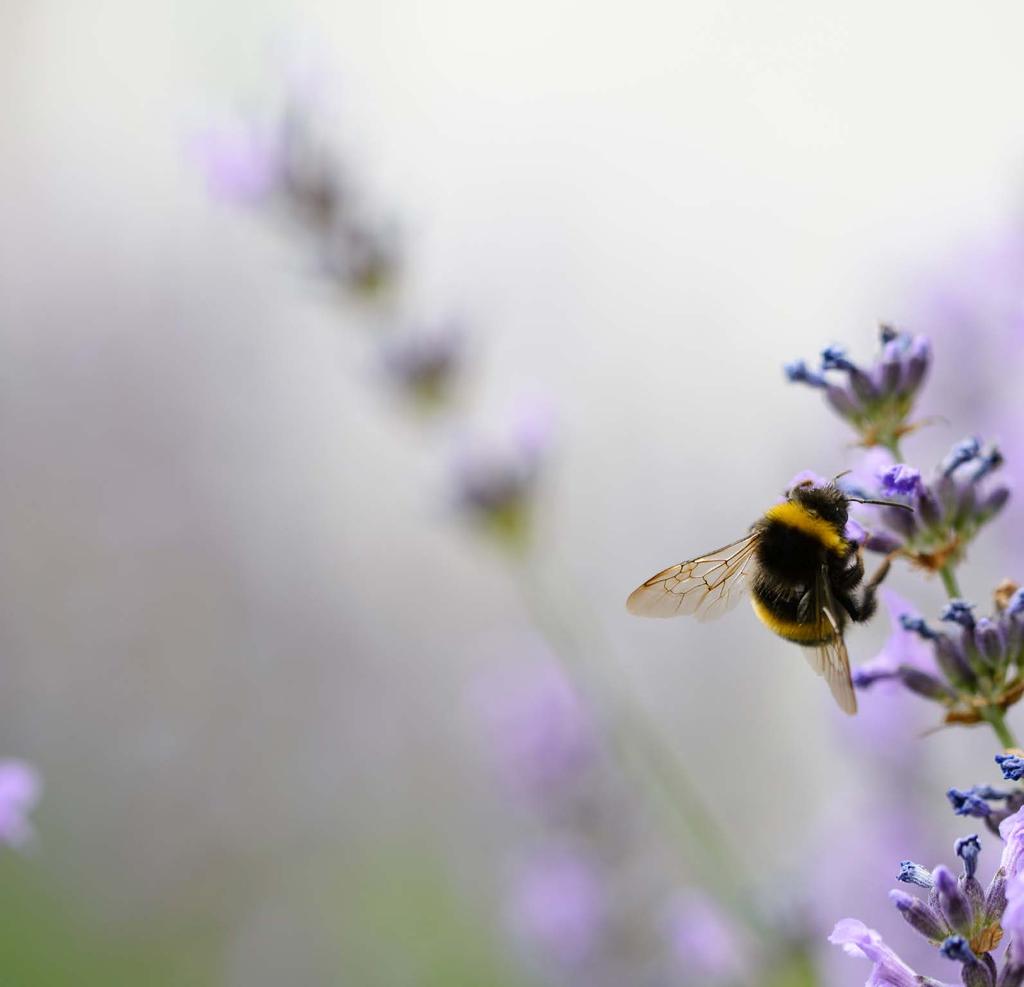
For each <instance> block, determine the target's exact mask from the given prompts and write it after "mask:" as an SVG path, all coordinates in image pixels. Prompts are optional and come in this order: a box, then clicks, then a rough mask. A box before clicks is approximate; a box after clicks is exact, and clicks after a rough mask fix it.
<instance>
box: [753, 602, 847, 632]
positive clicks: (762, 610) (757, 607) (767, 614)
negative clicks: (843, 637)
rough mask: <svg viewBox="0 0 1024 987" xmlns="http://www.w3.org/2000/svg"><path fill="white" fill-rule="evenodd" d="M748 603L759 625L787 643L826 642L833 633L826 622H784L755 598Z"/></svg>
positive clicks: (830, 626)
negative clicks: (750, 604)
mask: <svg viewBox="0 0 1024 987" xmlns="http://www.w3.org/2000/svg"><path fill="white" fill-rule="evenodd" d="M750 602H751V603H752V604H753V607H754V613H756V614H757V617H758V619H759V620H760V621H761V623H762V624H764V625H765V627H767V628H768V629H769V630H770V631H774V632H775V633H776V634H778V635H779V637H784V638H785V639H786V640H787V641H806V642H808V643H810V642H818V641H827V640H828V639H829V638H831V637H832V636H833V634H834V633H835V631H834V630H833V629H832V625H831V624H830V623H829V622H828V621H827V620H820V621H818V622H817V623H814V624H812V623H803V624H802V623H800V622H799V621H796V620H784V619H782V618H781V617H778V616H777V615H776V614H774V613H772V612H771V610H769V609H768V608H767V607H766V606H765V605H764V604H763V603H762V602H761V601H760V600H759V599H758V598H757V597H756V596H752V597H751V598H750Z"/></svg>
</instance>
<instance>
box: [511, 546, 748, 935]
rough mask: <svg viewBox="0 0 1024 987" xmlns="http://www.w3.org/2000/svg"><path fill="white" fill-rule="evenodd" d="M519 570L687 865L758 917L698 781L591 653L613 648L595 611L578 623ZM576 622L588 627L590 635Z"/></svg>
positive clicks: (614, 664)
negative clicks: (664, 816) (665, 818)
mask: <svg viewBox="0 0 1024 987" xmlns="http://www.w3.org/2000/svg"><path fill="white" fill-rule="evenodd" d="M519 574H520V576H521V585H522V588H523V593H524V596H525V599H526V602H527V605H528V607H529V609H530V611H531V613H532V615H533V617H534V620H535V621H536V623H537V625H538V628H539V629H540V630H541V632H542V633H544V635H545V636H546V637H547V638H548V641H549V643H550V644H551V645H552V648H553V649H554V650H555V651H556V653H557V654H558V656H559V657H560V658H561V659H562V661H563V663H564V664H565V666H566V668H567V670H568V671H569V673H570V674H571V675H572V676H573V678H574V680H575V681H576V683H577V685H578V686H579V687H580V688H581V689H582V690H583V692H584V694H585V695H587V697H588V699H590V701H591V702H593V703H594V704H595V705H596V707H597V712H598V715H599V716H600V717H601V718H602V721H603V723H604V725H605V726H606V727H607V728H608V730H609V734H610V740H611V742H612V745H613V749H614V750H615V751H616V753H617V755H618V756H619V758H620V759H621V761H622V763H623V765H624V767H625V768H626V770H627V772H628V774H629V775H632V776H633V777H634V778H636V779H637V780H639V781H640V782H641V783H642V784H644V785H646V786H647V787H648V788H649V789H650V790H651V792H652V794H653V795H654V796H655V798H656V801H657V803H658V804H660V805H661V806H662V807H663V809H665V810H667V812H668V813H669V814H671V823H672V826H673V828H674V829H675V830H676V832H677V838H681V839H682V841H683V848H684V852H685V854H686V860H687V864H688V865H689V866H690V867H692V868H693V869H694V870H695V871H697V872H699V876H700V877H701V878H702V879H703V880H704V881H705V882H706V884H707V886H708V887H715V888H718V890H719V891H720V892H721V893H723V896H724V897H725V898H727V899H728V903H729V904H730V905H731V906H732V907H733V908H734V909H736V910H737V911H740V912H745V913H746V917H747V919H748V920H750V921H751V922H752V923H753V922H755V921H756V919H755V917H754V916H752V915H751V914H750V911H749V901H748V900H746V899H747V897H748V896H746V895H744V894H743V892H742V888H741V887H740V883H739V880H738V875H737V874H736V872H735V857H734V855H733V854H732V853H731V852H730V850H729V848H728V847H727V846H726V843H725V840H724V839H723V836H722V827H721V825H720V823H719V822H718V821H717V820H716V819H715V818H714V815H713V814H712V812H711V811H710V810H709V809H708V808H707V806H705V804H704V800H703V796H702V794H701V792H700V789H699V787H698V786H697V784H696V783H695V782H694V781H693V780H692V779H691V778H690V776H689V774H688V773H687V771H686V769H685V767H684V766H683V765H682V763H681V762H680V760H679V757H678V756H677V755H676V753H675V752H674V751H673V750H672V748H671V747H670V745H669V744H668V742H667V741H666V740H665V738H664V736H663V735H662V733H661V731H660V730H658V728H657V727H656V726H655V725H654V724H653V723H652V722H651V720H650V718H649V717H647V716H646V715H645V714H644V712H643V711H642V710H641V709H640V708H639V704H638V703H637V701H636V699H635V697H634V695H633V691H632V689H631V687H630V686H629V684H628V683H626V682H625V681H623V676H622V675H621V674H618V673H617V672H616V670H617V669H618V668H621V667H622V666H621V663H620V662H618V661H616V660H615V659H614V658H609V659H606V660H604V661H601V660H598V661H595V660H594V659H593V656H594V655H597V654H605V655H607V654H609V653H610V648H609V646H608V644H607V642H605V641H604V640H603V639H601V640H598V624H599V622H598V621H597V620H596V619H595V618H594V617H592V616H590V615H583V616H582V619H579V618H578V619H577V621H576V622H570V621H568V620H566V619H565V618H564V616H563V614H562V612H561V611H562V608H561V607H559V606H558V605H557V604H556V602H555V598H556V594H557V592H558V591H557V590H554V589H552V588H551V587H549V586H546V585H541V584H540V581H539V579H538V576H537V573H536V572H535V571H533V569H532V567H531V566H530V564H529V563H528V562H525V564H524V565H523V566H522V567H521V568H520V570H519ZM556 582H557V581H556ZM559 585H561V583H559ZM578 627H587V628H588V629H589V633H588V635H587V639H586V640H585V641H584V640H583V639H582V638H581V636H580V632H579V631H578V630H577V628H578ZM584 666H585V667H584Z"/></svg>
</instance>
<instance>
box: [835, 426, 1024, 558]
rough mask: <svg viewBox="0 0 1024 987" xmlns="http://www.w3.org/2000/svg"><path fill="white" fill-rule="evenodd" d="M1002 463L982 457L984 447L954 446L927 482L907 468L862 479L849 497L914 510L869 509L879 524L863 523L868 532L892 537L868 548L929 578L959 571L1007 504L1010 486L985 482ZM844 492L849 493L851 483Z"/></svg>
mask: <svg viewBox="0 0 1024 987" xmlns="http://www.w3.org/2000/svg"><path fill="white" fill-rule="evenodd" d="M1001 463H1002V455H1001V454H1000V453H999V451H998V450H997V449H995V448H991V447H990V448H989V449H987V450H985V451H982V450H981V447H980V444H979V443H976V442H974V440H971V441H969V442H961V443H958V444H957V445H956V446H954V447H953V450H952V451H951V452H950V454H949V455H948V456H947V457H946V458H945V459H944V460H943V461H942V463H940V464H939V467H938V468H937V469H936V470H935V472H934V474H933V476H932V477H931V478H930V479H928V480H926V479H924V477H923V476H922V475H921V473H920V472H919V471H918V470H916V469H914V468H912V467H910V466H907V465H906V464H904V463H897V464H894V465H889V466H882V467H880V468H878V470H877V473H876V475H875V478H874V480H873V481H872V479H871V477H870V476H864V475H863V474H862V475H861V477H860V479H859V482H857V483H856V488H855V489H854V490H851V493H855V494H856V495H858V496H866V497H869V498H882V499H885V498H894V499H896V500H897V501H898V502H899V503H902V504H906V505H907V506H908V507H911V508H913V510H912V511H908V510H905V509H902V508H897V507H882V508H871V509H869V510H868V509H865V511H864V513H865V516H866V517H867V516H870V517H871V518H873V519H874V520H875V522H876V523H874V524H868V523H867V522H866V521H862V523H863V524H864V525H865V527H866V528H868V530H869V531H870V532H871V533H872V534H875V535H876V536H877V534H879V533H881V532H882V531H885V532H886V533H887V534H888V538H886V539H885V540H884V542H883V543H882V544H877V543H876V544H870V543H867V542H865V547H866V548H869V549H871V550H872V551H882V552H884V553H886V554H888V553H890V552H893V551H898V552H899V554H901V555H903V556H905V557H906V558H907V559H909V560H910V561H911V562H912V563H913V564H914V565H916V566H918V567H920V568H923V569H926V570H928V571H931V572H939V571H941V570H943V569H945V568H947V567H951V566H955V565H956V564H957V563H958V562H960V561H961V560H962V559H963V556H964V552H965V551H966V549H967V546H968V545H969V544H970V543H971V541H972V540H973V539H974V538H975V537H976V535H977V534H978V532H979V531H980V530H981V528H983V527H984V526H985V525H986V524H988V522H989V521H991V520H992V518H994V517H995V516H996V515H997V514H998V513H999V512H1000V511H1001V510H1002V509H1003V507H1005V505H1006V502H1007V500H1008V499H1009V496H1010V491H1009V488H1008V487H1007V486H1005V485H1003V484H995V485H988V484H985V483H983V482H982V481H983V480H984V479H985V478H986V477H988V476H989V475H990V474H991V473H992V472H993V471H994V470H995V469H996V468H998V466H999V465H1000V464H1001ZM845 486H846V488H847V489H850V486H851V484H850V481H849V480H848V481H847V483H846V484H845Z"/></svg>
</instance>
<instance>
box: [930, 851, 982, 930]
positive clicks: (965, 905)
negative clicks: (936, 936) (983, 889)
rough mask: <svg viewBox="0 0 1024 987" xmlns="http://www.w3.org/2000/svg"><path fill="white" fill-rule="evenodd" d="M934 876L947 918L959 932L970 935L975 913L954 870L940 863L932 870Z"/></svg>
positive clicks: (940, 901) (936, 888)
mask: <svg viewBox="0 0 1024 987" xmlns="http://www.w3.org/2000/svg"><path fill="white" fill-rule="evenodd" d="M932 877H933V878H934V880H935V890H936V891H938V893H939V905H940V906H941V907H942V913H943V915H945V916H946V920H947V921H948V922H949V924H950V926H951V927H952V928H954V929H956V931H957V932H962V933H964V934H965V935H969V934H970V931H971V923H972V922H973V920H974V913H973V912H972V910H971V903H970V901H969V900H968V898H967V895H965V894H964V892H963V889H962V888H961V887H960V884H959V882H958V881H957V879H956V877H955V876H954V875H953V872H952V871H951V870H950V869H949V868H948V867H946V866H944V865H942V864H940V865H939V866H938V867H936V868H935V870H934V871H933V872H932Z"/></svg>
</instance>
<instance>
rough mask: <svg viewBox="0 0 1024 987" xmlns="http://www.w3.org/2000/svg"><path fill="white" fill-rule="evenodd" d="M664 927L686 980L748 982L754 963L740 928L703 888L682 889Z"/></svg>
mask: <svg viewBox="0 0 1024 987" xmlns="http://www.w3.org/2000/svg"><path fill="white" fill-rule="evenodd" d="M665 931H666V936H667V938H668V942H669V946H670V948H671V950H672V955H673V956H674V958H675V961H676V964H677V966H678V968H679V971H680V974H681V976H682V977H683V982H684V983H693V984H707V985H713V984H734V983H741V982H746V981H747V980H748V978H749V976H750V974H751V969H752V964H751V957H750V955H749V946H748V944H747V943H746V941H745V940H744V938H743V936H742V934H741V933H740V930H739V929H738V928H737V927H736V925H735V924H734V923H733V922H732V921H731V920H730V918H729V917H728V915H726V914H725V913H724V912H723V911H722V910H721V909H720V908H719V907H718V906H717V905H716V904H715V902H714V901H713V900H712V899H711V898H709V897H708V896H707V894H705V893H704V892H702V891H699V890H697V889H692V888H691V889H688V890H685V891H680V892H679V893H678V894H676V895H675V897H673V899H672V900H671V901H670V902H669V905H668V908H667V910H666V917H665Z"/></svg>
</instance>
